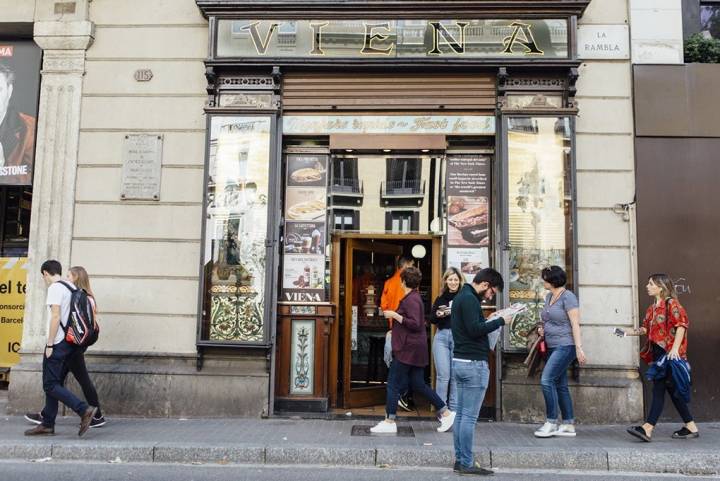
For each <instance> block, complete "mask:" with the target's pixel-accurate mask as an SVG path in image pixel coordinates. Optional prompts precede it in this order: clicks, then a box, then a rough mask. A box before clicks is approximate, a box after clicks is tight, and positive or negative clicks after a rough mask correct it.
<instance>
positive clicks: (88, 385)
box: [63, 348, 102, 418]
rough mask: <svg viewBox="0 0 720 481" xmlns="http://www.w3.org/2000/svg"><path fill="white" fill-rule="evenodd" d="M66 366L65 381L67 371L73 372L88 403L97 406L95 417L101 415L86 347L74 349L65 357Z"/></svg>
mask: <svg viewBox="0 0 720 481" xmlns="http://www.w3.org/2000/svg"><path fill="white" fill-rule="evenodd" d="M64 367H65V373H64V374H63V382H64V381H65V378H66V377H67V373H68V372H70V373H72V375H73V376H75V379H76V380H77V382H78V384H79V385H80V389H82V392H83V396H85V400H86V401H87V403H88V404H89V405H90V406H95V407H97V412H96V413H95V417H96V418H99V417H101V416H102V412H101V411H100V400H99V399H98V394H97V390H95V385H94V384H93V382H92V379H90V374H89V373H88V370H87V366H86V365H85V348H82V349H75V350H73V351H72V353H71V354H70V355H69V356H68V357H66V358H65V366H64Z"/></svg>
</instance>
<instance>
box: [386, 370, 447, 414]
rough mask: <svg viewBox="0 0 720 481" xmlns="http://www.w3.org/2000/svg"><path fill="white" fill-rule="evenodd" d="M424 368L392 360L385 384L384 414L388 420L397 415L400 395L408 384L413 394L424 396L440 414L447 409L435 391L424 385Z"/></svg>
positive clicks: (405, 390) (406, 388)
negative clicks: (417, 393)
mask: <svg viewBox="0 0 720 481" xmlns="http://www.w3.org/2000/svg"><path fill="white" fill-rule="evenodd" d="M424 376H425V368H422V367H419V366H411V365H410V364H405V363H402V362H400V361H398V360H397V359H393V362H392V364H390V374H389V376H388V384H387V391H388V392H387V401H386V404H385V413H386V414H387V417H388V419H395V417H396V415H397V406H398V400H399V399H400V395H401V394H403V393H405V392H407V390H408V384H409V385H410V389H412V390H413V391H415V392H419V393H420V394H422V395H423V396H425V397H426V398H427V399H428V400H429V401H430V402H431V403H432V405H433V406H435V409H436V410H437V411H438V412H440V413H442V412H443V411H445V410H446V409H447V408H446V406H445V401H443V400H442V399H440V398H439V397H438V395H437V394H435V391H433V390H432V388H431V387H430V386H428V385H427V384H425V379H424Z"/></svg>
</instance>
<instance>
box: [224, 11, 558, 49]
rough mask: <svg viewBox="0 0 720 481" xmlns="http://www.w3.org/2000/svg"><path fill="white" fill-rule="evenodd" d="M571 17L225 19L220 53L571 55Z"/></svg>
mask: <svg viewBox="0 0 720 481" xmlns="http://www.w3.org/2000/svg"><path fill="white" fill-rule="evenodd" d="M567 41H568V33H567V21H566V20H564V19H549V20H537V19H530V20H488V19H483V20H322V21H320V20H317V21H315V20H285V21H282V20H278V21H274V20H220V21H219V23H218V40H217V56H218V57H270V58H276V57H295V58H323V57H336V58H433V57H455V58H462V57H468V58H482V57H486V58H503V57H535V58H567V56H568V48H567V47H568V45H567Z"/></svg>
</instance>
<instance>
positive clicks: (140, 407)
mask: <svg viewBox="0 0 720 481" xmlns="http://www.w3.org/2000/svg"><path fill="white" fill-rule="evenodd" d="M12 3H13V4H15V3H21V4H27V3H32V2H12ZM25 7H27V5H25ZM52 7H53V2H48V1H44V0H43V1H40V0H38V2H37V5H36V8H35V9H29V8H16V9H15V10H16V15H17V16H21V17H22V18H23V19H24V20H26V21H30V22H33V21H34V22H35V40H36V42H37V43H39V44H40V45H41V47H43V49H44V50H45V52H44V58H45V63H44V67H43V68H44V71H43V74H44V75H43V83H42V87H41V90H42V92H43V94H42V97H41V109H40V115H39V117H40V122H41V127H40V129H39V134H38V145H37V149H36V150H37V152H38V160H37V170H36V182H35V196H34V199H33V213H32V216H33V217H32V233H33V234H32V238H31V248H30V250H31V253H30V256H31V258H32V259H33V260H34V261H35V264H37V263H38V262H42V260H44V259H46V258H51V257H54V258H58V259H59V260H60V261H61V262H62V263H63V265H64V266H65V267H67V266H68V265H82V266H85V267H86V268H87V270H88V272H90V273H91V277H92V284H93V289H94V291H95V294H96V296H97V298H98V305H99V309H100V322H101V326H102V335H101V338H100V341H99V342H98V344H97V345H96V346H94V347H93V348H92V350H91V351H90V353H89V355H88V356H87V357H88V365H89V366H90V368H91V371H92V375H93V378H94V379H95V380H96V384H97V387H98V391H99V393H100V398H101V402H103V403H104V404H105V406H104V407H105V408H106V410H107V411H108V413H110V414H118V413H122V414H140V415H153V416H175V415H205V416H219V415H224V416H232V415H250V416H259V415H261V414H262V413H263V412H264V410H266V409H267V404H268V401H267V396H268V378H269V375H268V371H269V368H268V362H267V360H266V356H265V354H264V353H260V354H259V355H258V354H251V355H242V356H240V357H238V356H236V355H229V354H230V353H229V352H219V353H217V354H216V355H214V356H211V358H210V359H208V360H207V361H206V363H205V366H204V368H203V369H202V370H201V371H198V370H197V369H196V362H195V356H196V348H195V338H196V330H197V308H198V285H199V269H200V262H199V261H200V238H201V233H202V199H203V168H204V161H205V115H204V112H203V108H204V105H205V100H206V94H205V87H206V81H205V77H204V73H205V66H204V64H203V61H204V59H205V57H206V56H207V50H208V23H207V20H205V19H204V18H203V17H202V16H201V14H200V11H199V10H198V8H197V6H196V4H195V1H194V0H153V1H152V2H148V1H146V0H123V1H122V2H118V1H116V0H94V1H92V2H89V3H88V2H86V1H79V2H76V14H75V15H70V16H68V15H59V16H58V15H55V14H54V13H53V9H52ZM26 10H27V11H26ZM33 14H34V17H33V16H32V15H33ZM41 21H42V22H41ZM81 27H85V28H86V30H87V31H80V30H79V29H80V28H81ZM70 35H75V36H79V35H85V37H83V38H86V44H85V45H84V46H80V45H75V46H69V45H65V44H64V43H63V42H67V39H69V38H70V37H69V36H70ZM71 48H74V50H72V49H71ZM57 49H62V50H61V51H59V53H55V50H57ZM68 57H71V59H72V60H73V62H74V63H72V65H71V66H72V68H73V69H74V70H72V71H66V70H67V68H66V67H67V65H66V64H67V62H64V63H63V62H60V63H58V61H57V60H54V59H57V58H61V59H66V58H68ZM138 69H150V70H152V72H153V77H152V80H150V81H149V82H138V81H136V80H135V78H134V73H135V71H136V70H138ZM53 70H58V72H57V75H55V74H53ZM56 85H57V86H56ZM64 85H67V87H65V86H64ZM59 88H64V89H65V90H62V91H71V92H72V95H71V96H60V99H62V101H64V102H66V103H67V106H62V105H61V106H58V104H57V102H58V101H59V100H57V99H55V97H53V95H54V94H53V92H58V91H59V90H58V89H59ZM56 96H57V95H56ZM58 108H63V109H65V110H67V111H68V114H67V115H61V116H60V117H58V116H56V115H54V113H55V112H56V111H57V109H58ZM43 121H44V124H43ZM42 125H45V130H43V127H42ZM68 132H70V137H69V139H68V141H63V142H59V141H58V139H66V138H67V137H68ZM133 133H151V134H158V135H162V136H163V139H164V143H163V157H162V180H161V193H160V199H159V201H123V200H121V199H120V190H121V169H122V155H123V139H124V136H125V135H126V134H133ZM49 146H52V148H49ZM59 146H61V147H62V150H60V147H59ZM48 152H49V153H48ZM50 154H52V155H50ZM58 186H62V188H58ZM35 264H33V265H31V267H30V271H31V274H30V276H29V277H30V281H29V282H30V285H29V289H30V293H29V295H28V307H29V309H28V313H27V315H26V319H25V332H24V339H23V347H22V353H23V355H22V362H21V364H20V365H18V366H16V368H14V369H13V376H12V377H13V378H12V387H11V393H10V409H11V410H14V411H21V410H23V409H25V408H26V407H28V406H32V405H36V404H38V405H39V404H40V402H41V400H42V389H41V382H40V377H41V363H40V360H41V358H40V356H41V354H40V351H41V350H42V346H43V345H44V343H45V339H44V338H45V332H46V326H47V320H46V317H45V309H44V307H43V305H44V295H45V294H44V293H45V287H44V285H42V280H41V278H40V277H39V276H38V275H35V274H36V272H35V271H37V269H36V268H37V267H38V265H39V264H37V265H35Z"/></svg>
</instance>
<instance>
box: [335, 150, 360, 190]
mask: <svg viewBox="0 0 720 481" xmlns="http://www.w3.org/2000/svg"><path fill="white" fill-rule="evenodd" d="M357 162H358V159H357V158H351V157H335V158H334V159H333V173H332V184H331V185H332V190H333V192H353V193H359V192H360V179H359V178H358V165H357Z"/></svg>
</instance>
